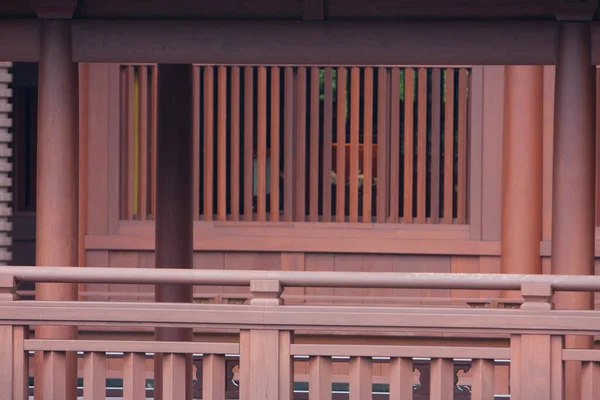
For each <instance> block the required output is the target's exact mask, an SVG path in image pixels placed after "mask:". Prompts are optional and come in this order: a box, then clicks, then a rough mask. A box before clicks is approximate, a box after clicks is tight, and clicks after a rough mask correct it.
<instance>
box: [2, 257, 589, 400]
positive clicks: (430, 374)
mask: <svg viewBox="0 0 600 400" xmlns="http://www.w3.org/2000/svg"><path fill="white" fill-rule="evenodd" d="M143 272H144V273H142V271H141V270H140V269H110V268H66V267H34V268H28V267H22V268H14V267H6V268H0V353H2V354H3V356H4V357H5V361H6V362H3V361H0V387H2V388H10V394H9V395H8V397H7V398H11V399H17V398H18V399H19V400H22V399H24V398H26V395H27V394H28V393H29V385H28V378H29V371H30V369H29V366H28V363H29V352H30V351H35V352H36V353H39V354H40V357H39V360H40V361H39V362H36V368H41V369H42V372H41V373H42V377H43V380H42V381H41V383H40V382H39V381H37V380H36V382H37V383H35V384H34V387H35V389H34V390H39V391H41V393H43V396H42V398H45V396H46V395H47V396H54V398H56V397H59V398H67V397H69V396H68V395H67V393H68V392H69V391H72V392H73V393H74V392H75V391H76V389H77V387H76V385H75V382H74V381H73V382H71V381H70V380H68V379H67V378H66V373H65V371H67V369H68V368H67V365H68V364H69V359H71V360H74V359H75V357H74V356H75V353H76V352H80V353H82V355H83V356H82V360H83V361H82V369H81V370H80V377H82V378H83V394H84V398H94V399H95V398H105V397H104V396H105V394H106V385H105V383H106V376H107V368H109V367H110V365H113V366H114V364H111V363H108V362H107V359H108V358H109V356H110V353H111V352H121V353H123V358H122V363H121V364H119V373H120V374H122V375H121V376H122V377H123V389H122V391H123V392H122V393H123V398H125V399H138V398H139V399H141V398H145V396H146V394H147V392H148V390H147V387H146V384H147V379H148V376H153V375H152V374H153V373H154V368H158V366H160V369H159V370H160V371H162V374H163V375H162V376H163V381H162V382H163V386H162V387H161V389H160V390H161V391H162V394H163V398H165V399H166V398H178V399H179V398H182V399H183V398H185V394H184V392H185V388H186V386H187V385H191V382H186V378H185V376H186V374H185V370H186V368H188V367H187V365H188V360H189V357H190V356H191V355H193V354H197V353H202V365H201V372H198V374H199V375H197V377H198V379H201V380H202V390H201V392H202V398H204V399H219V400H224V399H226V398H231V397H227V396H230V395H228V394H227V393H229V392H228V389H227V387H226V380H231V379H233V378H231V376H232V371H231V370H229V371H228V369H230V368H231V363H229V364H227V363H226V360H227V359H226V356H228V355H230V354H231V353H234V354H233V355H237V354H239V366H238V367H239V370H238V372H236V374H235V375H236V377H237V378H236V379H238V381H239V388H240V392H239V397H233V398H240V399H247V400H254V399H258V398H261V399H267V400H275V399H281V400H292V399H295V400H296V399H298V400H299V399H300V398H302V397H298V396H296V395H295V394H294V384H295V383H297V382H298V380H297V379H300V378H299V377H303V378H302V379H305V380H308V394H309V398H310V399H328V400H329V399H332V384H333V383H336V382H339V380H340V379H342V380H343V381H344V382H348V384H347V391H348V393H349V398H350V399H366V398H374V397H372V394H373V392H374V390H375V389H374V388H375V386H374V385H382V384H383V385H384V386H385V387H383V388H382V387H379V389H378V390H382V391H384V392H386V393H387V395H388V397H389V398H390V399H401V398H415V399H431V400H450V399H456V398H465V399H467V398H470V399H473V400H475V399H478V400H483V399H490V398H493V397H494V395H495V394H498V393H497V392H496V389H495V386H494V380H495V379H496V378H495V368H497V367H498V364H497V363H496V360H498V359H502V360H510V361H509V362H510V364H509V366H508V368H509V369H510V391H511V393H510V395H511V398H517V399H537V398H539V399H542V398H543V399H553V400H563V399H564V398H565V393H564V388H565V385H564V373H565V362H567V361H568V362H569V363H573V362H580V363H582V366H583V370H582V371H583V373H582V375H581V387H582V391H583V393H584V397H583V398H584V399H595V398H600V387H598V385H597V383H595V382H597V381H598V379H599V378H600V361H598V360H600V351H598V350H593V349H586V350H580V351H579V350H573V349H565V345H564V336H565V335H594V334H598V333H600V318H599V317H598V315H599V314H598V312H596V311H591V310H587V311H586V310H580V311H578V310H553V309H552V305H551V298H552V294H553V290H569V291H571V290H581V291H595V290H600V281H599V280H598V278H597V277H587V276H586V277H575V276H545V275H537V276H533V275H501V276H500V275H483V274H412V273H404V274H390V273H320V272H318V273H313V272H277V271H214V270H211V271H205V270H158V269H147V270H144V271H143ZM19 280H27V281H34V282H73V283H86V282H102V283H136V284H140V283H145V284H166V283H187V284H195V285H234V286H242V285H249V286H250V294H251V299H250V303H249V304H244V305H225V304H181V303H179V304H177V303H154V302H136V303H133V302H123V303H117V302H87V301H86V302H79V301H68V302H59V301H19V300H18V298H17V296H16V295H15V294H14V293H15V288H16V282H17V281H19ZM285 286H334V287H377V288H378V287H386V288H390V287H392V288H416V287H420V288H445V289H456V288H460V289H506V290H519V289H520V291H521V292H520V293H521V295H522V297H523V299H524V301H523V303H522V305H521V307H520V309H481V308H471V309H470V308H407V307H393V306H392V307H390V306H386V307H375V306H341V305H336V306H315V305H288V306H284V305H282V301H281V293H282V288H283V287H285ZM38 325H71V326H79V327H88V328H89V327H95V326H103V327H104V326H114V327H117V328H124V327H133V326H140V327H157V326H160V327H178V328H195V329H196V330H201V331H204V332H206V333H207V334H209V333H210V335H212V336H210V339H206V340H205V341H201V340H197V341H191V342H161V341H137V342H136V341H132V340H122V339H117V340H98V339H94V338H90V339H86V338H82V339H74V338H69V339H30V338H29V332H30V327H31V326H38ZM220 334H227V335H223V338H222V339H220V336H219V335H220ZM401 334H404V335H405V336H408V335H412V336H429V337H430V340H431V338H432V337H444V336H450V335H455V334H458V335H466V336H467V337H468V336H472V337H479V338H481V337H486V338H497V339H502V340H503V342H502V343H500V342H497V344H496V345H494V346H492V345H490V342H487V344H486V343H482V344H481V345H478V344H477V343H476V342H474V344H472V345H471V344H469V345H461V346H448V345H440V344H439V343H438V344H437V345H436V344H435V342H430V343H429V344H406V343H404V344H401V343H399V342H393V343H394V344H390V343H389V342H386V341H387V340H390V338H392V339H393V338H394V337H397V336H399V335H401ZM325 336H327V337H328V338H329V339H328V341H324V339H323V337H325ZM357 336H358V338H357ZM367 336H371V337H372V336H377V337H382V338H386V339H382V341H381V342H373V341H371V342H370V343H366V342H364V339H366V337H367ZM344 337H345V338H344ZM348 338H350V339H348ZM352 338H354V339H352ZM507 339H508V341H507ZM507 342H508V343H509V346H506V343H507ZM148 353H154V354H160V355H161V357H156V358H154V357H151V358H148V357H147V354H148ZM235 353H237V354H235ZM7 357H8V358H7ZM36 357H37V354H36ZM298 357H305V358H306V361H304V366H303V368H304V370H302V368H300V363H301V361H300V360H299V359H298ZM339 357H344V358H347V360H346V367H345V368H346V369H344V370H343V371H342V372H340V371H341V370H340V369H339V368H337V367H336V366H335V365H334V364H339V360H338V358H339ZM423 358H427V359H430V361H427V362H428V364H427V365H428V367H427V368H428V369H427V373H426V375H427V376H424V375H423V371H421V378H419V379H420V382H421V384H422V385H421V386H422V387H419V388H418V389H415V386H414V380H415V374H414V371H413V370H414V369H415V368H418V367H417V360H419V359H423ZM376 359H377V360H376ZM465 359H468V360H470V361H468V365H467V366H462V367H460V368H462V369H463V370H469V369H470V375H469V378H468V382H469V383H468V384H467V385H466V386H468V390H467V391H470V394H469V396H468V397H455V394H456V393H457V388H458V386H457V384H456V380H457V378H456V377H457V375H456V373H457V368H458V367H457V362H464V361H465ZM461 360H462V361H461ZM461 365H462V364H461ZM199 370H200V369H199ZM376 373H377V374H378V377H377V378H376V377H375V374H376ZM111 374H112V372H111ZM342 375H344V376H345V377H344V378H340V376H342ZM226 377H227V378H226ZM425 381H426V382H427V386H426V387H425V386H424V385H423V382H425ZM196 383H197V381H196ZM463 383H464V382H463ZM194 390H195V391H196V392H198V390H197V387H196V389H194ZM461 390H462V389H461ZM418 391H420V392H419V393H420V394H419V396H421V395H423V396H424V397H419V396H417V393H418ZM196 392H195V393H196ZM413 394H414V395H415V396H414V397H412V395H413ZM235 396H238V395H237V394H235ZM303 398H306V397H303Z"/></svg>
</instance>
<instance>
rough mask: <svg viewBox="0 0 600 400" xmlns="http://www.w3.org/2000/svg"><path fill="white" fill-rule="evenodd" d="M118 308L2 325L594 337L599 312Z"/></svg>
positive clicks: (58, 308)
mask: <svg viewBox="0 0 600 400" xmlns="http://www.w3.org/2000/svg"><path fill="white" fill-rule="evenodd" d="M152 306H153V305H152V304H149V303H138V304H136V303H114V302H109V303H106V302H77V301H75V302H56V301H51V302H44V301H34V302H27V301H20V302H16V303H15V302H5V303H1V302H0V315H2V319H1V320H0V325H45V324H57V325H59V324H60V325H74V326H80V327H81V326H106V325H118V326H120V327H126V326H138V327H144V326H164V327H190V328H196V327H197V328H215V329H227V328H234V329H275V330H312V331H318V332H319V333H322V334H326V333H337V334H339V333H340V332H377V333H378V334H379V335H382V334H383V335H385V334H388V333H393V334H394V335H397V334H399V333H403V332H413V333H415V332H419V333H420V332H437V333H438V334H440V333H443V334H446V335H447V334H450V333H454V332H462V333H465V334H466V333H470V334H475V333H483V334H486V335H496V334H502V333H504V334H506V333H513V334H514V333H535V334H540V335H544V334H580V335H584V334H596V333H598V332H600V319H599V318H598V313H597V312H595V311H577V310H564V311H563V310H552V311H539V310H504V309H458V308H457V309H454V308H402V307H366V306H357V307H339V306H334V307H327V306H288V307H285V306H284V307H281V306H279V307H256V306H246V305H215V304H211V305H202V304H175V303H161V304H158V307H160V312H157V309H156V308H154V307H152Z"/></svg>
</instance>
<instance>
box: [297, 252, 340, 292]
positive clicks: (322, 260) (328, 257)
mask: <svg viewBox="0 0 600 400" xmlns="http://www.w3.org/2000/svg"><path fill="white" fill-rule="evenodd" d="M334 258H335V257H334V254H331V253H312V254H310V253H309V254H306V258H305V261H304V268H305V269H306V270H307V271H333V268H334ZM305 292H306V295H307V296H333V289H332V288H306V289H305ZM307 303H319V301H318V300H315V301H310V300H309V301H307Z"/></svg>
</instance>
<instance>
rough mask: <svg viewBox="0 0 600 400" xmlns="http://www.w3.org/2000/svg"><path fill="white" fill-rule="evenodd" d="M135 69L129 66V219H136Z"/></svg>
mask: <svg viewBox="0 0 600 400" xmlns="http://www.w3.org/2000/svg"><path fill="white" fill-rule="evenodd" d="M135 118H136V116H135V67H134V66H132V65H128V66H127V219H128V220H132V219H133V218H134V207H135V206H134V202H135V200H134V197H135V194H134V192H135V189H136V188H135V181H136V179H135V165H134V162H135V156H134V154H135Z"/></svg>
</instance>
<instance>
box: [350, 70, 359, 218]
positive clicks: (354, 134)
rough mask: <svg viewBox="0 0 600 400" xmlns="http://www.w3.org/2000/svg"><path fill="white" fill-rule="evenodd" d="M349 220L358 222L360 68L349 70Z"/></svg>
mask: <svg viewBox="0 0 600 400" xmlns="http://www.w3.org/2000/svg"><path fill="white" fill-rule="evenodd" d="M349 113H350V173H349V176H350V215H349V217H350V218H349V219H350V222H358V169H359V165H358V164H359V163H358V147H359V143H358V142H359V136H358V133H359V132H358V130H359V122H360V69H359V68H358V67H352V70H351V71H350V107H349Z"/></svg>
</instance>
